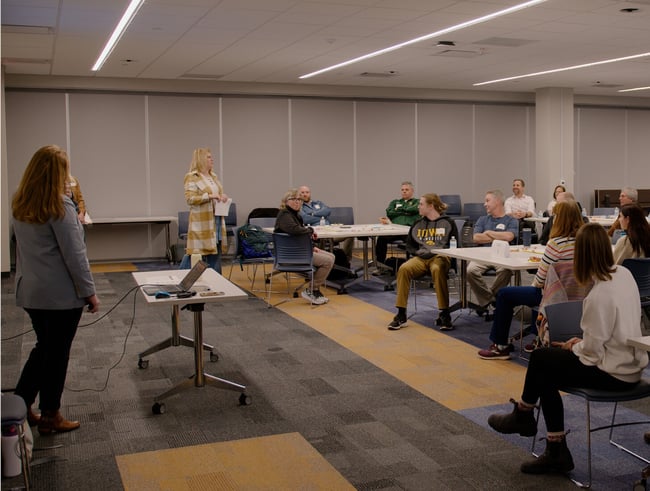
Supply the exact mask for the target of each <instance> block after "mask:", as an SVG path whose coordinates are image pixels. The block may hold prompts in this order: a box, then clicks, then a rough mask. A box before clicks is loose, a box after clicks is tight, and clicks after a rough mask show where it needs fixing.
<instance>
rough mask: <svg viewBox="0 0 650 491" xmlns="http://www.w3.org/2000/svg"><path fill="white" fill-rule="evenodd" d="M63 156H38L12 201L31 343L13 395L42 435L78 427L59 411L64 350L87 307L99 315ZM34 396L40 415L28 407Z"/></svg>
mask: <svg viewBox="0 0 650 491" xmlns="http://www.w3.org/2000/svg"><path fill="white" fill-rule="evenodd" d="M68 173H69V163H68V156H67V155H66V153H65V152H64V151H63V150H61V149H60V148H59V147H57V146H55V145H49V146H45V147H42V148H40V149H39V150H37V151H36V153H35V154H34V156H33V157H32V159H31V161H30V162H29V164H28V165H27V168H26V169H25V173H24V174H23V177H22V179H21V181H20V184H19V186H18V190H17V191H16V194H14V197H13V201H12V203H11V206H12V212H13V218H14V222H13V225H14V232H15V234H16V305H18V306H19V307H22V308H23V309H25V311H26V312H27V314H28V315H29V317H30V318H31V321H32V326H33V328H34V332H35V333H36V345H35V346H34V348H33V349H32V351H31V353H30V354H29V358H28V359H27V362H26V363H25V366H24V367H23V370H22V373H21V374H20V379H19V380H18V385H17V386H16V394H17V395H19V396H20V397H22V398H23V399H24V400H25V404H26V405H27V407H28V414H27V419H28V420H29V423H30V424H32V425H35V424H38V431H39V433H41V434H42V435H48V434H50V433H53V432H64V431H71V430H75V429H77V428H79V426H80V425H79V422H78V421H68V420H66V419H65V418H64V417H63V416H62V415H61V413H60V411H59V409H60V407H61V394H62V393H63V387H64V385H65V379H66V374H67V371H68V360H69V358H70V347H71V346H72V340H73V339H74V336H75V334H76V332H77V326H78V324H79V320H80V319H81V313H82V310H83V307H84V306H85V305H87V306H88V310H89V311H90V312H97V311H98V310H99V299H98V298H97V295H96V294H95V284H94V282H93V277H92V274H91V273H90V266H89V264H88V258H87V256H86V245H85V243H84V232H83V227H82V225H81V223H80V222H79V218H78V217H77V212H76V210H75V206H74V204H73V202H72V200H71V199H70V198H69V197H67V196H65V194H64V193H65V184H66V179H67V178H68ZM37 394H39V406H40V409H41V414H40V415H37V414H35V413H33V412H32V409H31V406H32V404H33V403H34V401H35V400H36V395H37Z"/></svg>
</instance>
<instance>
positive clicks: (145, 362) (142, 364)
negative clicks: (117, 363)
mask: <svg viewBox="0 0 650 491" xmlns="http://www.w3.org/2000/svg"><path fill="white" fill-rule="evenodd" d="M138 368H142V369H143V370H144V369H145V368H149V360H143V359H142V358H140V359H139V360H138Z"/></svg>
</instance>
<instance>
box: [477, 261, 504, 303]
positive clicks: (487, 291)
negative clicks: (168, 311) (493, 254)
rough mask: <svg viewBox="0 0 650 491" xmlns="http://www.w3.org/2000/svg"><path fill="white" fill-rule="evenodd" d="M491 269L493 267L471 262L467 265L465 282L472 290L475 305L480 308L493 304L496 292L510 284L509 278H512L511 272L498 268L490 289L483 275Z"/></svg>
mask: <svg viewBox="0 0 650 491" xmlns="http://www.w3.org/2000/svg"><path fill="white" fill-rule="evenodd" d="M492 267H493V266H488V265H485V264H479V263H475V262H473V261H471V262H470V263H469V264H468V265H467V282H468V283H469V286H470V287H471V288H472V291H473V292H474V295H476V303H477V304H478V305H480V306H481V307H483V306H485V305H487V304H489V303H490V302H493V301H494V299H495V298H496V294H497V292H498V291H499V290H500V289H501V288H503V287H504V286H506V285H507V284H508V283H510V277H511V276H512V271H510V270H509V269H506V268H504V267H501V266H498V267H496V268H495V269H496V272H497V276H496V278H495V280H494V283H492V287H489V286H488V285H487V283H486V282H485V278H484V277H483V273H485V272H486V271H487V270H488V269H491V268H492Z"/></svg>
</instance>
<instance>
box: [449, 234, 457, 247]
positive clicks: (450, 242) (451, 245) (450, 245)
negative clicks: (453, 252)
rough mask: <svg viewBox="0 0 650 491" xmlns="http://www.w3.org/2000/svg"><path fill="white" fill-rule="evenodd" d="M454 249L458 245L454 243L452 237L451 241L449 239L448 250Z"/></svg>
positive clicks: (454, 239)
mask: <svg viewBox="0 0 650 491" xmlns="http://www.w3.org/2000/svg"><path fill="white" fill-rule="evenodd" d="M456 247H458V243H457V242H456V237H454V236H452V237H451V239H449V248H450V249H456Z"/></svg>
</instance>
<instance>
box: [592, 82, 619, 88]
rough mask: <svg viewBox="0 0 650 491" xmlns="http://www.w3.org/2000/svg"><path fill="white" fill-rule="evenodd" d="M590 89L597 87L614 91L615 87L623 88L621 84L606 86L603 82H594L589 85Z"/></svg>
mask: <svg viewBox="0 0 650 491" xmlns="http://www.w3.org/2000/svg"><path fill="white" fill-rule="evenodd" d="M591 86H592V87H599V88H601V89H615V88H617V87H623V84H606V83H603V82H594V83H592V84H591Z"/></svg>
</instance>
